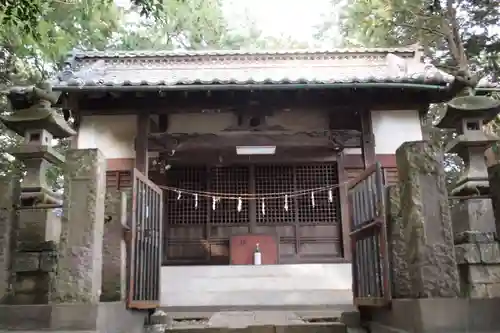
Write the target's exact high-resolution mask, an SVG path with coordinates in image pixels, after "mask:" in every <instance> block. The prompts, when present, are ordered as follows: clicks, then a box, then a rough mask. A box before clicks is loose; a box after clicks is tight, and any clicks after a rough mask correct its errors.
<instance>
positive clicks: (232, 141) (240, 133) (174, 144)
mask: <svg viewBox="0 0 500 333" xmlns="http://www.w3.org/2000/svg"><path fill="white" fill-rule="evenodd" d="M149 142H150V149H151V150H155V151H169V150H176V151H189V150H199V149H208V150H213V149H226V148H231V149H234V148H235V147H236V146H277V147H286V148H291V147H297V148H301V147H326V148H330V149H332V150H340V149H342V148H344V147H359V145H360V133H359V131H356V130H333V131H314V132H298V131H287V130H284V131H244V130H237V131H221V132H217V133H190V134H187V133H154V134H150V135H149ZM278 149H279V148H278Z"/></svg>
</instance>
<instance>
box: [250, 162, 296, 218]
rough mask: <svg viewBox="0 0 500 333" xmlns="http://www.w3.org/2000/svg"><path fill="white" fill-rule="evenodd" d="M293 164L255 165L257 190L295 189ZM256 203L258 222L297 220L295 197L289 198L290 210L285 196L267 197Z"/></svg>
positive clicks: (279, 190) (287, 190)
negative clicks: (286, 205)
mask: <svg viewBox="0 0 500 333" xmlns="http://www.w3.org/2000/svg"><path fill="white" fill-rule="evenodd" d="M293 170H294V167H293V166H275V165H269V166H256V167H255V192H256V193H259V194H270V193H284V192H285V193H286V192H291V191H293V190H294V174H293ZM264 205H265V206H264V213H263V212H262V201H259V202H257V203H256V206H257V223H258V224H287V223H293V222H294V221H295V216H296V214H295V210H296V209H295V208H296V201H295V198H294V197H290V198H288V211H287V210H285V209H284V206H285V202H284V198H283V196H279V198H271V199H267V200H265V202H264Z"/></svg>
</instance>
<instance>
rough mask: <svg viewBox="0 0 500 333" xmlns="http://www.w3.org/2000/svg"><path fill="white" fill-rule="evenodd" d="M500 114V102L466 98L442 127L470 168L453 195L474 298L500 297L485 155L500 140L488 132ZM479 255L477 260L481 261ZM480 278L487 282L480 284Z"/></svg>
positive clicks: (460, 253)
mask: <svg viewBox="0 0 500 333" xmlns="http://www.w3.org/2000/svg"><path fill="white" fill-rule="evenodd" d="M499 112H500V101H496V100H494V99H492V98H489V97H485V96H462V97H457V98H455V99H453V100H452V101H450V102H449V103H448V105H447V110H446V115H445V116H444V117H443V119H441V122H440V123H439V124H438V125H437V126H438V127H440V128H452V129H455V130H456V131H457V134H458V136H457V138H456V139H455V140H453V142H451V143H450V144H449V146H448V147H447V151H448V152H450V153H456V154H458V155H459V156H460V157H461V158H462V159H463V160H464V163H465V172H464V174H463V175H462V177H461V178H460V179H459V181H458V182H457V184H456V186H455V188H454V189H453V190H452V191H451V193H452V195H454V196H455V197H458V199H459V200H458V202H457V203H456V204H455V205H453V207H452V209H451V219H452V225H453V234H454V243H455V252H456V256H457V264H458V269H459V276H460V289H461V292H462V293H463V294H464V295H467V296H468V297H471V298H492V297H499V296H500V291H499V290H500V289H498V288H497V287H496V286H498V285H500V277H498V274H496V272H498V271H499V269H500V260H499V259H500V258H498V256H496V253H499V245H498V242H497V240H498V235H497V234H496V226H495V218H494V214H493V206H492V202H491V199H490V198H489V197H488V194H489V181H488V169H487V166H486V162H485V159H484V153H485V150H486V149H487V148H488V147H489V146H490V145H491V144H492V143H494V142H497V141H498V138H497V137H495V136H493V135H490V134H487V133H485V132H484V131H483V126H484V125H486V124H487V123H488V122H490V121H491V120H492V119H493V118H495V117H496V115H497V114H498V113H499ZM476 253H477V255H476ZM478 276H480V277H481V278H479V279H478Z"/></svg>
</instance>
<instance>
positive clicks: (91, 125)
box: [77, 115, 137, 158]
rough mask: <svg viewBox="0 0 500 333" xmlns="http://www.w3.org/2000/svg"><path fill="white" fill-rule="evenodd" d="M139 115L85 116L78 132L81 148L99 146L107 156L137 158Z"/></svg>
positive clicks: (78, 142) (79, 146)
mask: <svg viewBox="0 0 500 333" xmlns="http://www.w3.org/2000/svg"><path fill="white" fill-rule="evenodd" d="M136 131H137V117H136V116H134V115H121V116H84V117H82V120H81V124H80V130H79V132H78V140H77V147H78V148H79V149H91V148H98V149H99V150H100V151H101V152H102V153H103V155H104V156H105V157H106V158H135V150H134V140H135V136H136Z"/></svg>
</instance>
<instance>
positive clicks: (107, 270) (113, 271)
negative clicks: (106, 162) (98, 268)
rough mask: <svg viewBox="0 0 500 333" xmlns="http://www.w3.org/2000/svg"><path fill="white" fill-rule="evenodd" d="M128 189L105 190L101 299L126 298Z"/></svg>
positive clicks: (118, 299) (108, 300)
mask: <svg viewBox="0 0 500 333" xmlns="http://www.w3.org/2000/svg"><path fill="white" fill-rule="evenodd" d="M129 192H130V191H121V190H120V189H119V188H107V190H106V201H105V215H106V219H105V225H104V243H103V268H102V293H101V301H102V302H110V301H120V300H123V299H125V292H126V263H127V262H126V260H127V252H126V243H125V239H124V226H126V225H127V217H128V209H129V208H128V207H127V206H128V202H127V201H128V196H130V193H129Z"/></svg>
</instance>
